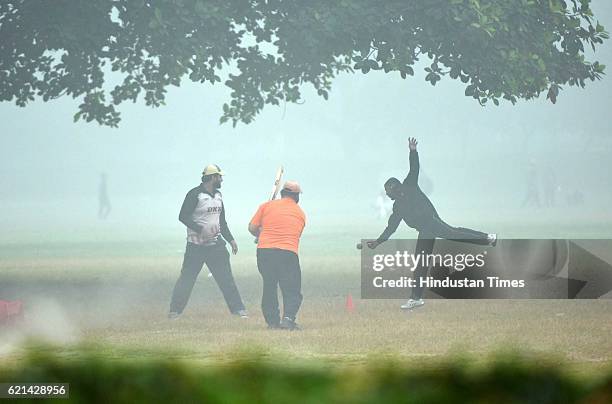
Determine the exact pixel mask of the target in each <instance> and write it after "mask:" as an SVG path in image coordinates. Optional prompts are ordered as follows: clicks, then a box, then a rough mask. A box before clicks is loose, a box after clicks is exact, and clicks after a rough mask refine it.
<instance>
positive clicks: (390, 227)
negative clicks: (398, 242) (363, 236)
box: [367, 212, 402, 248]
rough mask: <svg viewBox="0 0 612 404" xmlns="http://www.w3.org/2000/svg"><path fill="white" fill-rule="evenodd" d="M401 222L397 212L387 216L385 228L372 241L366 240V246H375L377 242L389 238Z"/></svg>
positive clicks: (382, 241) (379, 242)
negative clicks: (387, 220)
mask: <svg viewBox="0 0 612 404" xmlns="http://www.w3.org/2000/svg"><path fill="white" fill-rule="evenodd" d="M401 222H402V217H401V215H400V214H399V213H397V212H393V213H392V214H391V216H389V222H388V223H387V228H386V229H385V230H384V231H383V232H382V234H381V235H380V236H379V237H378V238H377V239H376V240H374V241H368V242H367V244H368V247H370V248H376V247H377V246H378V245H379V244H381V243H384V242H385V241H387V240H389V237H391V235H392V234H393V233H395V231H396V230H397V227H398V226H399V224H400V223H401Z"/></svg>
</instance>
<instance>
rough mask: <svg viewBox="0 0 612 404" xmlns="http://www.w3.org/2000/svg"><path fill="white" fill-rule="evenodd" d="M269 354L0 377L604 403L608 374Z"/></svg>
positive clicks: (324, 395) (96, 393)
mask: <svg viewBox="0 0 612 404" xmlns="http://www.w3.org/2000/svg"><path fill="white" fill-rule="evenodd" d="M278 359H282V358H277V360H276V361H275V362H271V361H270V360H269V358H265V357H263V356H258V355H256V354H251V355H246V356H240V358H239V359H236V360H234V361H232V362H230V363H218V364H215V365H209V366H193V365H189V364H187V363H183V362H178V361H169V360H163V361H130V362H128V361H121V360H119V361H118V360H109V359H105V358H102V357H100V356H97V355H94V354H86V355H85V356H84V357H83V359H82V360H72V361H66V360H65V359H59V358H57V357H53V356H50V355H48V354H44V355H41V354H36V355H32V356H30V357H29V359H28V360H27V361H25V362H24V363H23V364H22V365H21V366H19V367H17V368H13V369H3V370H0V382H19V383H28V382H32V383H33V382H47V383H52V382H55V383H60V382H62V383H65V382H68V383H70V401H71V402H83V403H107V402H114V403H149V402H181V403H183V402H206V403H295V402H300V403H323V402H334V403H374V402H379V403H391V402H398V403H428V402H435V403H441V402H444V403H453V402H483V403H484V402H487V403H489V402H497V403H559V402H563V403H572V402H588V403H610V402H612V371H608V372H607V373H606V374H605V375H598V376H593V375H590V376H588V377H578V376H576V375H572V374H568V373H567V372H564V371H563V368H564V366H563V364H559V363H556V364H555V363H552V362H542V361H541V360H537V359H533V358H531V359H525V358H522V357H520V356H516V355H509V356H508V355H504V356H498V357H497V358H496V359H494V360H492V361H491V362H490V363H488V364H487V365H486V366H484V367H480V368H475V367H474V366H473V365H470V364H469V363H468V362H467V361H465V360H462V359H460V358H455V359H447V360H446V361H445V362H439V363H437V364H436V365H435V366H431V364H428V366H426V367H425V368H417V367H415V366H414V365H410V366H406V365H405V364H402V363H401V362H399V361H389V360H386V361H383V360H379V361H370V362H369V363H366V364H364V365H363V366H351V367H329V366H319V365H316V366H312V364H311V363H310V364H307V363H303V364H302V365H297V366H296V365H295V364H293V365H289V363H288V362H285V361H283V362H280V361H278ZM602 376H603V377H602ZM32 400H36V399H32ZM27 401H28V400H27V399H23V400H21V402H27ZM57 401H58V402H59V401H61V402H66V401H65V400H61V399H57Z"/></svg>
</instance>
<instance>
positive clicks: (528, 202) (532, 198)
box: [521, 161, 540, 208]
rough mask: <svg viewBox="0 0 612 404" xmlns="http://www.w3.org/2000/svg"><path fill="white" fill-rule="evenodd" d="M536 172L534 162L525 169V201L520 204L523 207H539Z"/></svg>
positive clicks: (538, 188)
mask: <svg viewBox="0 0 612 404" xmlns="http://www.w3.org/2000/svg"><path fill="white" fill-rule="evenodd" d="M538 182H539V181H538V170H537V167H536V164H535V162H534V161H530V162H529V165H528V167H527V177H526V185H527V187H526V189H525V199H523V203H522V204H521V207H522V208H525V207H536V208H539V207H540V187H539V184H538Z"/></svg>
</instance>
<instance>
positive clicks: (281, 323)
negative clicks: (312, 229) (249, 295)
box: [249, 181, 306, 330]
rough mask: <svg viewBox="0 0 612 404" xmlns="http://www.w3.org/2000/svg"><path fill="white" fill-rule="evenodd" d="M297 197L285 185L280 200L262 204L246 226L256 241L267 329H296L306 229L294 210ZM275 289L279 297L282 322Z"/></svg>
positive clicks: (296, 188) (293, 186) (296, 189)
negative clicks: (300, 251) (300, 249)
mask: <svg viewBox="0 0 612 404" xmlns="http://www.w3.org/2000/svg"><path fill="white" fill-rule="evenodd" d="M301 193H302V190H301V188H300V185H299V184H298V183H297V182H295V181H287V182H286V183H285V185H284V186H283V189H282V190H281V199H277V200H272V201H269V202H266V203H264V204H262V205H261V206H260V207H259V209H257V212H256V213H255V216H253V219H251V222H250V223H249V232H251V234H252V235H254V236H255V237H258V238H259V242H258V243H257V268H258V269H259V273H260V274H261V277H262V278H263V297H262V299H261V310H262V312H263V315H264V318H265V320H266V323H268V327H269V328H281V329H286V330H297V329H299V327H298V325H297V324H296V322H295V318H296V316H297V312H298V310H299V309H300V305H301V304H302V293H301V289H302V272H301V270H300V260H299V258H298V245H299V242H300V236H301V235H302V231H303V230H304V226H305V225H306V215H304V212H303V211H302V209H301V208H300V207H299V206H298V202H299V201H300V194H301ZM278 286H280V289H281V293H282V295H283V317H282V319H281V318H280V312H279V308H278V293H277V291H278Z"/></svg>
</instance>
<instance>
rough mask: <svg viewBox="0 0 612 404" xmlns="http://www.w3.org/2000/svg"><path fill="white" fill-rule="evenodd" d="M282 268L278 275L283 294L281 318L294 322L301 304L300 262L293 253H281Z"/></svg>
mask: <svg viewBox="0 0 612 404" xmlns="http://www.w3.org/2000/svg"><path fill="white" fill-rule="evenodd" d="M282 253H283V267H282V268H281V270H280V273H279V285H280V289H281V292H282V294H283V317H288V318H289V319H291V321H295V318H296V316H297V313H298V310H299V309H300V305H301V304H302V271H301V269H300V260H299V258H298V256H297V254H295V253H294V252H291V251H282Z"/></svg>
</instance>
